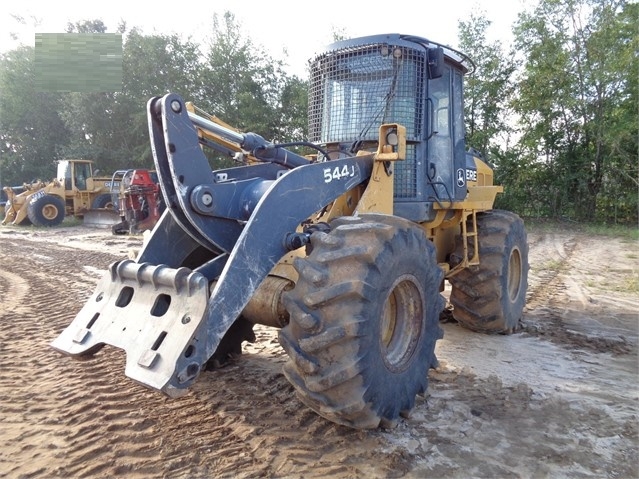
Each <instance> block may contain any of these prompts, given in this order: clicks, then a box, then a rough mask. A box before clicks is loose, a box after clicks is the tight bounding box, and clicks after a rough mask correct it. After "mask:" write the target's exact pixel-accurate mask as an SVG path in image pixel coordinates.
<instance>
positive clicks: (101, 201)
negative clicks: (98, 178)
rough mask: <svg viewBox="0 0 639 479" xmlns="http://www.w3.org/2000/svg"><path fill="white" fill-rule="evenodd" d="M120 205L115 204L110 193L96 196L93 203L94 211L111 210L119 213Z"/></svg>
mask: <svg viewBox="0 0 639 479" xmlns="http://www.w3.org/2000/svg"><path fill="white" fill-rule="evenodd" d="M117 206H118V205H116V204H115V203H114V202H113V196H112V195H111V194H110V193H102V194H101V195H98V196H96V197H95V198H94V199H93V203H91V208H92V209H101V208H109V209H114V210H116V211H117V209H118V207H117Z"/></svg>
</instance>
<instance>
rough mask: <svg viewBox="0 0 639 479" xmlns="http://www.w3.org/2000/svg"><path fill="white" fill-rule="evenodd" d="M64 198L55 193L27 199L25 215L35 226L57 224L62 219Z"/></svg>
mask: <svg viewBox="0 0 639 479" xmlns="http://www.w3.org/2000/svg"><path fill="white" fill-rule="evenodd" d="M64 215H65V207H64V200H63V199H62V198H60V197H59V196H55V195H44V196H40V197H38V198H35V199H31V200H29V205H28V206H27V216H28V218H29V220H30V221H31V223H33V224H34V225H36V226H57V225H59V224H60V223H62V221H63V220H64Z"/></svg>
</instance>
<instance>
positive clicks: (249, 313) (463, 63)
mask: <svg viewBox="0 0 639 479" xmlns="http://www.w3.org/2000/svg"><path fill="white" fill-rule="evenodd" d="M469 65H470V61H469V59H468V58H467V57H466V56H465V55H463V54H461V53H460V52H457V51H454V50H452V49H450V48H448V47H445V46H442V45H439V44H437V43H434V42H432V41H429V40H426V39H424V38H419V37H415V36H409V35H398V34H390V35H378V36H370V37H364V38H357V39H353V40H347V41H341V42H338V43H335V44H333V45H331V46H330V47H329V48H328V49H327V50H326V51H325V52H324V53H322V54H319V55H317V56H316V57H315V58H314V59H313V60H312V61H311V63H310V94H309V131H310V139H309V141H308V142H306V143H305V144H306V145H307V146H310V147H312V148H313V149H314V150H315V151H316V154H315V155H309V156H308V157H306V156H300V155H298V154H296V153H294V152H293V151H291V150H290V146H291V145H290V144H289V145H282V144H274V143H271V142H268V141H266V140H265V139H263V138H262V137H260V136H259V135H256V134H254V133H240V132H237V131H236V130H233V129H231V128H228V127H226V126H224V125H222V124H220V123H217V122H214V121H211V120H210V119H208V118H206V117H204V116H202V115H199V114H197V113H195V112H194V111H193V109H192V108H187V105H186V104H185V102H184V101H183V99H182V98H181V97H180V96H178V95H176V94H167V95H165V96H163V97H161V98H160V97H158V98H153V99H151V100H150V101H149V102H148V108H147V109H148V123H149V132H150V137H151V145H152V148H153V154H154V158H155V165H156V169H157V172H158V176H159V179H160V185H161V188H162V192H163V196H164V199H165V201H166V204H167V211H166V212H165V213H164V214H163V216H162V218H161V219H160V221H159V223H158V224H157V225H156V227H155V229H154V230H153V233H152V235H151V237H150V239H149V241H148V242H147V243H146V245H145V246H144V247H143V249H142V250H141V252H140V253H139V255H138V258H137V260H135V261H133V260H123V261H120V262H116V263H114V264H112V265H110V266H109V269H108V271H107V273H106V274H105V276H104V277H103V278H102V280H101V281H100V283H99V284H98V286H97V288H96V290H95V292H94V294H93V296H91V298H90V299H89V300H88V302H87V303H86V304H85V305H84V307H83V308H82V310H81V311H80V312H79V313H78V315H77V317H76V318H75V319H74V320H73V322H72V323H71V324H70V325H69V326H68V327H67V328H66V329H65V330H64V331H63V332H62V333H61V334H60V336H59V337H58V338H57V339H55V340H54V341H53V343H52V346H53V347H54V348H55V349H57V350H59V351H61V352H63V353H66V354H70V355H73V356H84V355H89V354H93V353H95V352H96V351H97V350H99V349H100V348H101V347H102V346H103V345H104V344H110V345H113V346H116V347H119V348H122V349H124V350H125V351H126V358H127V359H126V374H127V375H128V376H129V377H131V378H133V379H134V380H136V381H138V382H140V383H142V384H144V385H146V386H148V387H151V388H154V389H157V390H159V391H162V392H164V393H166V394H167V395H169V396H177V395H179V394H181V393H183V392H185V391H186V389H187V388H188V387H189V386H190V385H192V384H193V382H194V381H195V380H196V379H197V378H198V377H199V376H200V375H201V373H202V371H204V370H205V369H206V368H205V366H206V365H207V363H208V364H211V363H213V362H216V363H217V362H224V360H225V359H226V358H227V356H228V355H229V354H231V353H234V352H239V351H240V347H241V344H242V341H244V340H251V339H253V338H254V336H253V333H252V328H253V325H254V324H256V323H258V324H263V325H268V326H273V327H277V328H281V329H280V332H279V340H280V343H281V345H282V347H283V348H284V349H285V350H286V352H287V353H288V355H289V357H290V360H289V362H288V364H287V365H286V366H285V368H284V374H285V376H286V378H287V379H288V380H289V381H290V382H291V383H292V384H293V385H294V387H295V389H296V391H297V393H298V395H299V397H300V399H301V400H302V401H303V402H304V403H305V404H307V405H308V406H309V407H310V408H312V409H313V410H314V411H316V412H317V413H318V414H320V415H322V416H324V417H325V418H327V419H329V420H331V421H334V422H336V423H339V424H344V425H347V426H351V427H355V428H375V427H378V426H382V427H388V426H391V425H393V424H394V423H395V422H396V421H397V419H398V417H399V415H400V414H402V415H404V414H406V413H407V412H408V411H409V410H410V409H411V408H412V407H413V405H414V402H415V396H416V395H417V394H420V393H423V392H424V391H425V390H426V387H427V382H428V370H429V368H431V367H433V366H434V365H435V364H436V359H435V354H434V350H435V343H436V341H437V340H438V339H439V338H441V337H442V330H441V328H440V326H439V323H438V319H439V314H440V312H441V311H442V308H443V306H444V300H443V299H442V296H441V291H443V285H444V281H445V280H447V281H449V282H450V284H451V285H452V291H451V296H450V300H451V302H452V304H453V306H454V310H453V314H454V317H455V318H456V319H457V320H458V321H459V322H460V323H461V324H463V325H464V326H467V327H468V328H469V329H472V330H477V331H483V332H493V333H509V332H511V331H513V329H515V328H516V326H517V324H518V321H519V319H520V317H521V314H522V310H523V307H524V301H525V293H526V288H527V273H528V247H527V242H526V233H525V229H524V225H523V222H522V220H521V219H520V218H519V217H518V216H516V215H515V214H513V213H510V212H507V211H498V210H494V209H493V204H494V200H495V197H496V195H497V194H498V193H500V192H501V191H502V187H501V186H496V185H493V172H492V170H491V168H490V167H489V166H488V165H487V164H486V163H485V162H484V161H482V160H481V159H480V157H479V156H478V155H477V154H476V153H474V152H472V150H471V152H468V151H466V146H465V142H464V118H463V96H462V87H463V78H464V74H465V73H466V72H467V71H468V68H469ZM202 145H204V146H211V147H213V148H216V149H217V150H219V151H222V152H228V153H229V154H231V155H233V156H234V157H235V158H236V159H237V160H238V161H243V162H244V163H242V164H241V165H240V166H237V167H233V168H228V169H222V170H216V171H211V169H210V167H209V164H208V161H207V160H206V157H205V156H204V153H203V152H202V148H201V146H202Z"/></svg>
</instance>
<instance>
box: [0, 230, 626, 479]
mask: <svg viewBox="0 0 639 479" xmlns="http://www.w3.org/2000/svg"><path fill="white" fill-rule="evenodd" d="M141 243H142V237H130V236H112V235H110V233H109V232H108V231H104V230H90V229H86V228H84V227H82V226H71V227H62V228H55V229H33V228H30V227H26V228H17V227H1V228H0V295H1V297H2V303H1V305H0V322H1V323H2V325H3V326H2V328H1V329H0V368H1V373H0V477H7V478H57V477H61V478H62V477H64V478H75V477H90V478H93V477H119V476H126V477H127V478H147V477H148V478H156V477H157V478H189V479H195V478H213V477H216V478H217V477H222V478H225V477H233V478H235V477H238V478H249V477H251V478H252V477H277V478H326V477H331V478H338V479H340V478H367V479H368V478H387V477H406V478H471V477H472V478H476V477H485V478H533V477H534V478H537V477H539V478H545V477H547V478H561V477H568V478H636V477H639V466H638V464H639V434H638V424H639V423H638V414H639V386H638V384H639V381H638V380H639V361H638V348H637V341H638V327H639V323H638V320H639V313H638V311H639V294H638V291H639V285H638V283H639V244H637V242H634V241H631V240H625V239H621V238H612V237H598V236H592V235H588V234H584V233H579V232H576V231H571V230H569V229H566V228H554V229H548V228H545V229H538V230H537V229H536V230H533V231H529V243H530V264H531V272H530V277H529V283H530V286H529V292H528V305H527V307H526V311H525V315H524V318H523V324H522V329H521V331H520V332H518V333H516V334H513V335H510V336H489V335H482V334H477V333H473V332H470V331H467V330H464V329H463V328H461V327H460V326H459V325H458V324H456V323H455V322H454V321H446V322H444V324H443V328H444V331H445V335H444V339H443V340H441V341H439V342H438V345H437V355H438V358H439V360H440V366H439V368H438V369H436V370H432V371H431V373H430V378H431V379H430V386H429V391H428V394H427V395H426V397H419V398H418V399H417V404H416V407H415V408H414V410H413V412H412V415H411V417H410V418H409V419H402V420H401V421H400V423H399V425H398V426H397V428H396V429H393V430H390V431H384V430H375V431H357V430H351V429H348V428H345V427H342V426H337V425H335V424H332V423H330V422H328V421H326V420H324V419H322V418H321V417H319V416H317V415H316V414H314V413H313V412H312V411H310V410H309V409H307V408H306V407H305V406H304V405H303V404H302V403H301V402H300V401H299V400H298V399H297V398H296V397H295V395H294V393H293V389H292V387H291V386H290V385H289V384H288V382H287V381H286V379H285V378H284V376H283V375H282V373H281V367H282V365H283V363H284V362H285V361H286V356H285V354H284V353H283V351H282V350H281V348H280V346H279V344H278V342H277V334H276V331H275V330H272V329H268V328H262V327H257V328H256V332H257V339H258V340H257V342H256V343H255V344H247V345H246V347H245V349H244V353H245V354H243V355H242V357H241V358H239V359H238V360H237V361H235V362H234V363H232V364H231V365H230V366H228V367H226V368H223V369H220V370H216V371H211V372H206V373H204V374H203V375H202V377H200V379H199V381H198V382H197V383H196V385H195V386H194V387H193V389H192V391H191V392H190V393H189V394H187V395H186V396H184V397H181V398H179V399H169V398H167V397H164V396H163V395H161V394H160V393H156V392H154V391H150V390H147V389H145V388H143V387H142V386H139V385H137V384H136V383H133V382H132V381H131V380H129V379H128V378H127V377H126V376H125V375H124V367H123V362H124V355H123V353H122V352H121V351H118V350H115V349H112V348H105V349H103V350H102V351H101V352H100V353H98V354H97V355H96V357H95V358H94V359H92V360H86V361H76V360H73V359H71V358H68V357H65V356H62V355H60V354H59V353H57V352H56V351H54V350H52V349H51V348H50V347H49V343H50V342H51V341H52V340H53V339H54V338H55V337H56V336H57V335H58V334H59V333H60V331H61V330H62V329H63V328H64V327H65V326H66V325H67V324H69V323H70V322H71V320H72V319H73V317H74V316H75V314H76V313H77V312H78V311H79V310H80V308H81V307H82V305H83V303H84V301H85V300H86V299H87V298H88V297H89V295H90V294H91V293H92V292H93V289H94V287H95V285H96V283H97V281H98V279H99V278H100V277H101V276H102V273H103V270H104V269H105V268H106V267H107V265H108V264H109V263H110V262H112V261H115V260H119V259H123V258H125V257H127V255H128V254H129V253H130V252H131V251H132V250H136V249H137V248H139V247H140V245H141Z"/></svg>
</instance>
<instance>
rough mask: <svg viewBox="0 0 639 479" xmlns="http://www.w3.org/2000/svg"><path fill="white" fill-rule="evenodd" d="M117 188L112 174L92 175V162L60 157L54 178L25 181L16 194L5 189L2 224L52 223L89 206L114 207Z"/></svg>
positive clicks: (80, 213)
mask: <svg viewBox="0 0 639 479" xmlns="http://www.w3.org/2000/svg"><path fill="white" fill-rule="evenodd" d="M117 187H118V185H113V178H112V177H97V176H94V171H93V162H92V161H89V160H62V161H60V162H58V173H57V176H56V178H55V179H53V180H52V181H50V182H48V183H45V182H43V181H35V182H33V183H30V184H25V185H24V190H25V191H23V192H22V193H19V194H16V193H15V191H14V190H13V188H10V187H5V188H4V191H5V193H6V194H7V203H6V204H5V213H4V214H5V217H4V220H3V221H2V224H3V225H6V224H13V225H20V224H26V223H28V222H31V223H32V224H34V225H36V226H55V225H58V224H60V223H62V221H63V220H64V218H65V217H66V216H75V217H78V218H82V217H83V216H84V214H85V213H86V212H87V211H89V210H90V209H103V210H108V209H113V205H114V201H113V198H112V190H113V189H114V188H116V191H117ZM116 198H117V197H116ZM116 219H119V217H117V215H116V217H115V218H114V220H116Z"/></svg>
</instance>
